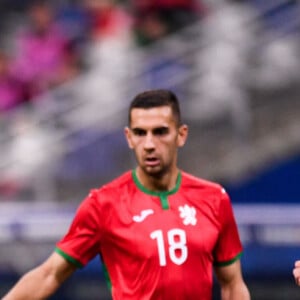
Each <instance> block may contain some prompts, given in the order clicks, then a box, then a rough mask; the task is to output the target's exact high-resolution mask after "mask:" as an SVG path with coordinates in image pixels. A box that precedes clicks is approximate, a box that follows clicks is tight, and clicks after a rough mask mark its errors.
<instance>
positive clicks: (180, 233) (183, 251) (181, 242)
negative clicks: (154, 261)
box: [150, 228, 188, 266]
mask: <svg viewBox="0 0 300 300" xmlns="http://www.w3.org/2000/svg"><path fill="white" fill-rule="evenodd" d="M150 237H151V238H152V239H153V240H156V242H157V249H158V256H159V265H160V266H166V265H167V261H166V250H165V244H164V236H163V232H162V230H155V231H153V232H152V233H151V234H150ZM167 238H168V244H169V256H170V259H171V261H172V262H173V263H174V264H176V265H181V264H183V263H184V262H185V261H186V259H187V255H188V251H187V246H186V234H185V231H184V230H182V229H176V228H175V229H171V230H169V231H168V232H167ZM176 250H179V251H180V255H178V253H176V252H178V251H176Z"/></svg>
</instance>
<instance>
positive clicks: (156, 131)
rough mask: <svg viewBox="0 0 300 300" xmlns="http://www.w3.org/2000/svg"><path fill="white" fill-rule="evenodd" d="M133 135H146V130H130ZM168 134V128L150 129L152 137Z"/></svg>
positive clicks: (135, 128) (137, 128) (136, 128)
mask: <svg viewBox="0 0 300 300" xmlns="http://www.w3.org/2000/svg"><path fill="white" fill-rule="evenodd" d="M130 130H131V131H132V132H133V133H134V134H136V135H141V134H146V132H147V130H146V129H143V128H140V127H134V128H131V129H130ZM168 132H169V127H168V126H160V127H155V128H153V129H152V133H153V134H154V135H160V134H165V133H168Z"/></svg>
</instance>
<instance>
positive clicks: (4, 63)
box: [0, 50, 24, 113]
mask: <svg viewBox="0 0 300 300" xmlns="http://www.w3.org/2000/svg"><path fill="white" fill-rule="evenodd" d="M23 97H24V95H23V89H22V85H21V84H20V82H18V81H17V80H16V78H14V77H13V76H12V74H11V71H10V59H9V57H8V56H7V54H6V53H4V52H1V50H0V113H1V112H3V111H7V110H10V109H13V108H15V107H16V106H17V105H19V104H20V103H21V102H22V100H23Z"/></svg>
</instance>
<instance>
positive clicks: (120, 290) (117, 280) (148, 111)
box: [3, 90, 250, 300]
mask: <svg viewBox="0 0 300 300" xmlns="http://www.w3.org/2000/svg"><path fill="white" fill-rule="evenodd" d="M128 122H129V123H128V127H126V128H125V136H126V139H127V142H128V145H129V148H130V149H132V150H133V151H134V153H135V156H136V160H137V167H136V168H135V169H134V170H130V171H128V172H126V173H125V174H123V175H121V176H120V177H118V178H117V179H115V180H113V181H112V182H110V183H108V184H105V185H104V186H102V187H100V188H98V189H94V190H92V191H91V192H90V193H89V195H88V196H87V197H86V199H84V201H83V202H82V203H81V205H80V206H79V208H78V211H77V213H76V215H75V217H74V220H73V222H72V224H71V226H70V229H69V231H68V233H67V234H66V235H65V236H64V237H63V238H62V239H61V240H60V241H59V242H58V243H57V245H56V248H55V251H54V252H53V254H51V255H50V257H49V258H48V259H47V260H46V261H45V262H44V263H42V264H41V265H40V266H38V267H37V268H35V269H33V270H32V271H30V272H28V273H27V274H25V275H24V276H23V277H22V278H21V279H20V280H19V281H18V282H17V283H16V285H15V286H14V287H13V288H12V289H11V290H10V291H9V292H8V294H7V295H6V296H4V298H3V300H18V299H20V300H26V299H30V300H32V299H45V298H47V297H49V296H50V295H52V294H53V293H54V292H55V291H56V290H57V288H58V287H59V286H60V285H61V284H62V282H63V281H65V280H66V279H67V278H68V277H69V276H70V275H71V274H72V273H73V272H74V271H75V270H76V269H77V268H80V267H83V266H85V265H86V264H87V263H88V262H89V261H90V260H91V259H93V258H94V257H95V256H96V255H100V256H101V259H102V262H103V265H104V266H105V269H106V271H107V274H108V278H109V282H108V284H109V286H110V287H111V294H112V298H113V299H114V300H128V299H130V300H133V299H136V300H149V299H153V300H154V299H155V300H169V299H173V300H176V299H177V300H183V299H201V300H211V299H212V285H213V270H214V271H215V274H216V278H217V279H218V281H219V283H220V288H221V295H222V300H249V299H250V294H249V291H248V288H247V286H246V284H245V282H244V279H243V276H242V271H241V264H240V259H239V258H240V256H241V253H242V245H241V242H240V239H239V235H238V230H237V225H236V222H235V219H234V215H233V210H232V206H231V203H230V199H229V196H228V195H227V193H226V192H225V190H224V189H223V188H222V187H221V186H220V185H219V184H217V183H213V182H209V181H206V180H203V179H200V178H196V177H194V176H192V175H190V174H187V173H186V172H184V171H182V170H181V169H179V168H178V166H177V154H178V153H177V152H178V148H179V147H182V146H184V144H185V142H186V139H187V136H188V127H187V125H185V124H182V122H181V117H180V108H179V103H178V100H177V97H176V95H175V94H174V93H172V92H171V91H168V90H151V91H146V92H143V93H141V94H138V95H137V96H136V97H135V98H134V99H133V101H132V102H131V105H130V108H129V120H128ZM100 298H101V295H99V299H100Z"/></svg>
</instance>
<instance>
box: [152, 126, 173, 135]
mask: <svg viewBox="0 0 300 300" xmlns="http://www.w3.org/2000/svg"><path fill="white" fill-rule="evenodd" d="M168 132H169V129H168V128H165V127H163V128H157V129H155V130H154V132H153V134H154V135H165V134H167V133H168Z"/></svg>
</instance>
